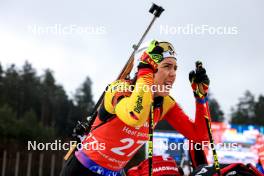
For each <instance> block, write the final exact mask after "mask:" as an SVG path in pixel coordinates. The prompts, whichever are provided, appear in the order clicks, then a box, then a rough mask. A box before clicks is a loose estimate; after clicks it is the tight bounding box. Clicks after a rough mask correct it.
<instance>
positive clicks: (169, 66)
mask: <svg viewBox="0 0 264 176" xmlns="http://www.w3.org/2000/svg"><path fill="white" fill-rule="evenodd" d="M176 70H177V64H176V60H175V59H174V58H172V57H168V58H165V59H164V60H163V61H161V62H160V63H159V64H158V71H157V73H155V74H154V84H155V85H156V86H157V87H156V91H155V92H154V96H167V95H169V91H170V89H171V88H172V85H173V83H174V81H175V79H176Z"/></svg>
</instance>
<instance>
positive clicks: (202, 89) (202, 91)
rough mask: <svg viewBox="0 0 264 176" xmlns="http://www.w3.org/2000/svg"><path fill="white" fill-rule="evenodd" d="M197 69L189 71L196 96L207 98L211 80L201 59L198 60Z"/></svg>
mask: <svg viewBox="0 0 264 176" xmlns="http://www.w3.org/2000/svg"><path fill="white" fill-rule="evenodd" d="M195 65H196V69H195V71H194V70H193V71H191V72H190V73H189V80H190V82H191V86H192V89H193V92H194V96H195V98H199V99H205V98H206V96H207V92H208V88H209V83H210V80H209V78H208V76H207V74H206V70H205V69H204V68H203V65H202V62H201V61H196V63H195Z"/></svg>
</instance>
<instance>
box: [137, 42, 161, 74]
mask: <svg viewBox="0 0 264 176" xmlns="http://www.w3.org/2000/svg"><path fill="white" fill-rule="evenodd" d="M158 44H159V42H158V41H156V40H153V41H152V42H151V43H150V45H149V46H148V48H147V50H146V51H145V52H144V53H143V55H142V56H141V58H140V63H139V65H138V68H139V69H140V68H151V69H152V70H153V71H154V73H155V72H157V70H158V63H160V62H161V61H162V59H163V56H162V53H163V48H162V47H160V46H159V45H158Z"/></svg>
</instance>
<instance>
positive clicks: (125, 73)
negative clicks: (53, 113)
mask: <svg viewBox="0 0 264 176" xmlns="http://www.w3.org/2000/svg"><path fill="white" fill-rule="evenodd" d="M163 11H164V9H163V8H162V7H161V6H158V5H156V4H154V3H153V4H152V6H151V8H150V9H149V12H150V13H151V14H153V15H154V17H153V18H152V20H151V22H150V24H149V25H148V27H147V29H146V30H145V32H144V33H143V35H142V37H141V38H140V40H139V42H138V43H137V44H136V45H133V49H134V50H133V52H132V54H131V55H130V57H129V59H128V61H127V63H126V64H125V66H124V67H123V69H122V71H121V72H120V74H119V75H118V77H117V80H119V79H125V78H128V77H129V75H130V72H131V70H132V68H133V65H134V56H135V54H136V52H137V51H138V49H139V47H140V45H141V44H142V42H143V40H144V38H145V37H146V35H147V33H148V32H149V30H150V28H151V27H152V25H153V23H154V22H155V20H156V19H157V18H158V17H159V16H160V15H161V13H162V12H163ZM104 95H105V92H103V93H102V94H101V96H100V98H99V100H98V101H97V103H96V104H95V106H94V108H93V110H92V112H91V113H90V115H89V116H88V117H87V122H84V123H81V122H79V121H78V122H77V123H78V124H77V125H76V128H75V129H74V130H76V129H81V131H82V132H81V133H83V134H87V133H89V132H90V130H91V128H92V125H93V123H94V121H95V119H96V117H97V112H98V109H99V107H100V105H101V104H102V101H103V99H104ZM74 133H75V134H77V133H76V132H75V131H74ZM75 137H78V136H77V135H76V136H75ZM76 146H77V141H76V143H75V144H74V145H73V146H71V148H70V150H69V151H68V152H67V154H66V155H65V156H64V160H68V158H69V157H70V156H71V154H72V153H73V151H74V150H75V148H76ZM152 153H153V152H152Z"/></svg>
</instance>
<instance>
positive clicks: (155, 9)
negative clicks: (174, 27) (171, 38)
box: [149, 3, 164, 17]
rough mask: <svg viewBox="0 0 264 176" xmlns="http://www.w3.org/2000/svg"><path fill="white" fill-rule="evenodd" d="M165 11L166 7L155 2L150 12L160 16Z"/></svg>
mask: <svg viewBox="0 0 264 176" xmlns="http://www.w3.org/2000/svg"><path fill="white" fill-rule="evenodd" d="M163 11H164V9H163V8H162V7H161V6H158V5H156V4H154V3H153V4H152V6H151V7H150V9H149V12H150V13H152V14H153V15H154V16H155V17H159V16H160V15H161V13H162V12H163Z"/></svg>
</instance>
